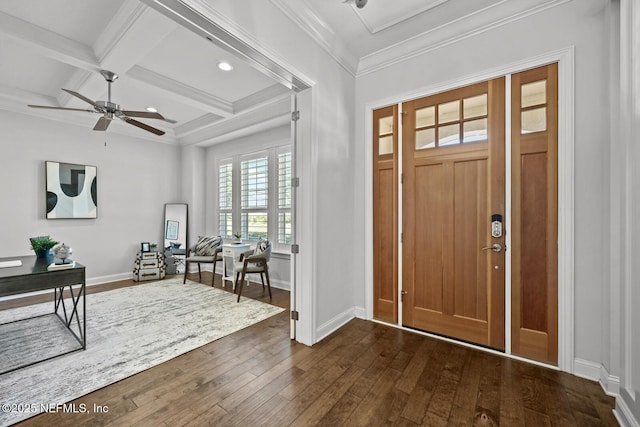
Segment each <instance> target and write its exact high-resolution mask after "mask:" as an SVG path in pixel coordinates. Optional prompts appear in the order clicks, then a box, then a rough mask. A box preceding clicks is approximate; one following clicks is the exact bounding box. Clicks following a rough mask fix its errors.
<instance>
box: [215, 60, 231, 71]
mask: <svg viewBox="0 0 640 427" xmlns="http://www.w3.org/2000/svg"><path fill="white" fill-rule="evenodd" d="M218 68H220V69H221V70H222V71H231V70H233V65H231V64H229V63H228V62H227V61H220V62H218Z"/></svg>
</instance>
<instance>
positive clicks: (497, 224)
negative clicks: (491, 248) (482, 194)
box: [491, 214, 502, 238]
mask: <svg viewBox="0 0 640 427" xmlns="http://www.w3.org/2000/svg"><path fill="white" fill-rule="evenodd" d="M491 237H495V238H498V237H502V215H498V214H496V215H491Z"/></svg>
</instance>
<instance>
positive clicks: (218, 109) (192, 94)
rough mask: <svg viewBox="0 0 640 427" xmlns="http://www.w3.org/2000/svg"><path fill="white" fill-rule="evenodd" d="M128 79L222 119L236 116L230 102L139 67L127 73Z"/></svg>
mask: <svg viewBox="0 0 640 427" xmlns="http://www.w3.org/2000/svg"><path fill="white" fill-rule="evenodd" d="M127 77H129V78H132V79H135V80H138V81H139V82H140V83H144V84H148V85H151V86H153V87H154V88H156V89H160V90H164V91H165V92H167V93H168V94H171V95H172V96H173V97H175V98H176V100H178V101H179V102H181V103H183V104H185V105H190V106H193V107H195V108H199V109H201V110H204V111H207V112H209V113H213V114H215V115H217V116H221V117H231V116H233V114H234V111H233V104H232V103H230V102H229V101H225V100H224V99H222V98H218V97H217V96H213V95H211V94H210V93H207V92H204V91H201V90H199V89H196V88H194V87H191V86H188V85H186V84H184V83H180V82H178V81H176V80H173V79H170V78H169V77H165V76H163V75H161V74H158V73H156V72H154V71H151V70H148V69H146V68H143V67H140V66H138V65H136V66H134V67H132V68H131V69H130V70H129V71H128V72H127Z"/></svg>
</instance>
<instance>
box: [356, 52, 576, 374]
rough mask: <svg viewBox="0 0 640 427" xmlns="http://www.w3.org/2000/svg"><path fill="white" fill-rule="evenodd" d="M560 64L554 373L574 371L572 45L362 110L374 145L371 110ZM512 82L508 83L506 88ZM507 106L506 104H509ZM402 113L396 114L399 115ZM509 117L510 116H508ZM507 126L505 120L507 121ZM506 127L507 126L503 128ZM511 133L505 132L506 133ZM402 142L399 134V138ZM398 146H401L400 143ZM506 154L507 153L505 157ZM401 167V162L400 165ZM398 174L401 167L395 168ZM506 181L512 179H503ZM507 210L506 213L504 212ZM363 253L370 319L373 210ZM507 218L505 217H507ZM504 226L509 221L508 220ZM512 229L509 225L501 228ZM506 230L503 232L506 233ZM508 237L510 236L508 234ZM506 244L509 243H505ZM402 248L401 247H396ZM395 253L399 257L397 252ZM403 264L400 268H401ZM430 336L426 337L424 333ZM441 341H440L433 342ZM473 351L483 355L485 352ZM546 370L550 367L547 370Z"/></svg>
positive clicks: (369, 198) (368, 170)
mask: <svg viewBox="0 0 640 427" xmlns="http://www.w3.org/2000/svg"><path fill="white" fill-rule="evenodd" d="M554 62H557V63H558V369H560V370H562V371H565V372H569V373H573V372H574V339H575V337H574V320H573V314H574V233H573V226H574V217H575V214H574V79H575V77H574V46H569V47H567V48H564V49H560V50H557V51H553V52H549V53H547V54H543V55H539V56H536V57H532V58H527V59H524V60H522V61H518V62H514V63H511V64H507V65H504V66H500V67H496V68H495V69H491V70H486V71H483V72H479V73H477V74H473V75H469V76H466V77H463V78H459V79H455V80H451V81H446V82H439V83H436V84H434V85H430V86H428V87H425V88H421V89H418V90H415V91H413V92H411V93H408V94H403V95H402V98H401V99H400V98H398V97H393V98H386V99H380V100H377V101H374V102H370V103H367V104H366V106H365V132H364V135H365V141H372V140H373V134H372V132H373V122H372V117H373V110H375V109H378V108H381V107H386V106H389V105H393V104H401V103H402V102H405V101H408V100H411V99H416V98H422V97H425V96H429V95H433V94H435V93H439V92H444V91H447V90H451V89H455V88H459V87H461V86H466V85H469V84H472V83H477V82H480V81H484V80H490V79H493V78H497V77H501V76H509V75H511V74H513V73H516V72H520V71H524V70H528V69H531V68H537V67H540V66H543V65H547V64H551V63H554ZM508 82H510V79H509V78H507V83H508ZM506 89H507V90H506V94H507V96H509V95H510V93H511V91H510V87H507V88H506ZM508 104H509V103H508ZM399 111H400V110H399ZM507 113H508V111H507ZM505 122H507V123H508V122H509V120H505ZM507 126H509V125H507ZM507 130H509V127H508V128H507ZM399 138H401V135H399ZM510 142H511V134H510V132H507V133H506V141H505V143H506V144H507V147H509V146H510ZM399 145H401V144H399ZM365 147H366V151H365V170H364V173H365V179H364V183H365V206H366V207H370V206H372V203H373V181H372V179H371V177H372V176H373V175H372V174H373V145H372V144H365ZM507 154H508V153H507ZM505 158H506V162H507V165H506V166H507V168H508V169H507V172H509V171H510V166H509V164H510V162H511V158H510V156H508V155H507V156H505ZM399 164H400V163H399ZM398 169H399V170H398V173H401V169H402V168H401V167H399V168H398ZM507 178H510V176H507ZM506 181H507V186H506V189H505V191H506V193H507V200H506V202H507V203H509V202H510V197H509V194H510V191H511V180H510V179H506ZM398 197H399V198H400V202H401V200H402V199H401V198H402V188H399V189H398ZM508 209H509V208H508ZM365 212H366V214H365V215H366V218H365V227H366V228H365V233H364V235H365V245H364V247H365V248H369V249H368V250H367V252H366V254H365V274H364V276H365V304H366V307H365V318H366V319H368V320H374V319H373V237H372V235H371V233H370V230H372V229H373V211H372V210H371V209H365ZM401 214H402V212H398V222H399V224H402V216H401ZM507 217H509V215H507ZM507 221H508V220H507ZM505 225H506V226H508V225H510V224H509V223H507V224H505ZM398 228H399V231H398V241H400V235H399V233H400V229H401V227H400V225H399V227H398ZM508 230H509V229H508V228H507V232H508ZM507 236H508V234H507ZM507 243H508V242H507ZM400 246H401V245H400ZM399 253H400V254H401V253H402V249H401V248H400V250H399ZM510 261H511V256H510V252H507V259H506V260H505V262H506V265H507V269H506V270H505V275H506V277H505V328H507V326H508V327H509V329H507V330H506V331H505V332H506V333H505V338H506V341H505V344H506V351H505V353H500V352H496V353H499V354H504V355H506V356H509V357H513V358H519V357H517V356H513V355H511V339H510V337H511V331H510V329H511V328H510V317H511V277H510ZM399 264H401V263H399ZM398 270H399V271H398V275H399V276H398V283H399V285H400V284H401V283H402V280H401V278H402V269H401V268H399V269H398ZM400 291H401V289H398V301H401V298H400ZM398 312H399V316H398V318H399V322H398V324H397V325H395V326H398V327H402V323H401V319H402V315H401V314H400V313H402V304H401V303H399V307H398ZM427 335H429V334H427ZM437 338H440V337H437ZM470 346H472V347H475V348H478V349H482V350H486V349H485V348H484V347H480V346H473V345H470ZM545 366H548V365H545Z"/></svg>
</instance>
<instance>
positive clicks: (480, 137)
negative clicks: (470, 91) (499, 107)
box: [415, 93, 487, 150]
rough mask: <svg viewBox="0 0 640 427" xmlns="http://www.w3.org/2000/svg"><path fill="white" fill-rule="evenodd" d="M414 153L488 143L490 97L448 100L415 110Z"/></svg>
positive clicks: (484, 94) (478, 95)
mask: <svg viewBox="0 0 640 427" xmlns="http://www.w3.org/2000/svg"><path fill="white" fill-rule="evenodd" d="M415 115H416V116H415V149H416V150H424V149H429V148H436V147H446V146H450V145H458V144H467V143H472V142H484V141H486V140H487V94H486V93H482V94H477V95H473V96H468V97H460V98H458V99H453V100H446V101H443V102H439V103H436V104H434V105H429V106H426V107H423V108H420V109H416V110H415Z"/></svg>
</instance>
